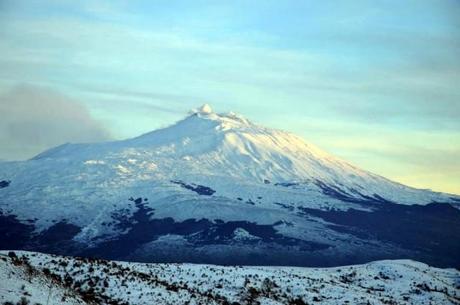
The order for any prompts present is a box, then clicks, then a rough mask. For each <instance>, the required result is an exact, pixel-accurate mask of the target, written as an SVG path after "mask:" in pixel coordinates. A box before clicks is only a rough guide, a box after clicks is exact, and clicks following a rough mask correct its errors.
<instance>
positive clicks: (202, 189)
mask: <svg viewBox="0 0 460 305" xmlns="http://www.w3.org/2000/svg"><path fill="white" fill-rule="evenodd" d="M171 182H172V183H174V184H178V185H180V186H182V187H183V188H185V189H187V190H191V191H193V192H195V193H197V194H198V195H203V196H211V195H212V194H214V193H215V192H216V191H215V190H213V189H212V188H210V187H207V186H204V185H199V184H195V183H192V184H187V183H185V182H183V181H181V180H171Z"/></svg>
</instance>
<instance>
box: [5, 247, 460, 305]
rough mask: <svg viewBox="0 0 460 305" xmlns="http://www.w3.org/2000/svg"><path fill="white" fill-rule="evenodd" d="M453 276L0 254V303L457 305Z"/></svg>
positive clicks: (398, 264) (413, 269)
mask: <svg viewBox="0 0 460 305" xmlns="http://www.w3.org/2000/svg"><path fill="white" fill-rule="evenodd" d="M459 278H460V272H459V271H458V270H454V269H437V268H433V267H429V266H427V265H425V264H422V263H417V262H414V261H410V260H395V261H379V262H372V263H369V264H366V265H357V266H346V267H340V268H325V269H318V268H294V267H236V266H232V267H224V266H214V265H192V264H138V263H127V262H116V261H105V260H89V259H82V258H68V257H60V256H50V255H45V254H38V253H33V252H9V253H7V252H3V253H2V252H0V289H1V291H2V293H0V302H1V303H2V304H27V303H26V302H27V301H29V302H30V304H37V303H38V304H113V305H116V304H119V305H121V304H139V305H143V304H159V305H160V304H222V305H224V304H234V305H237V304H272V305H278V304H291V305H302V304H317V303H318V304H326V305H327V304H331V305H332V304H333V305H335V304H446V305H447V304H459V302H460V286H459V284H460V283H459V281H458V280H459ZM21 298H22V299H23V301H22V302H23V303H20V300H21ZM7 302H10V303H7ZM16 302H18V303H16Z"/></svg>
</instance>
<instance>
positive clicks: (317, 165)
mask: <svg viewBox="0 0 460 305" xmlns="http://www.w3.org/2000/svg"><path fill="white" fill-rule="evenodd" d="M0 181H1V183H0V209H1V210H0V212H1V213H2V214H1V216H2V219H3V220H2V221H3V226H0V233H1V229H2V228H3V232H6V233H4V236H3V239H1V238H0V244H1V243H3V245H1V246H2V248H4V249H6V248H11V247H8V245H7V244H8V243H10V244H13V245H15V246H16V247H17V248H21V249H42V250H46V251H53V252H56V251H61V252H59V253H66V254H70V253H77V254H82V255H83V254H85V255H97V256H103V257H108V258H129V259H140V258H141V257H142V259H145V260H162V261H163V260H168V257H169V258H171V257H173V259H172V260H173V261H182V260H186V261H189V260H192V261H195V259H197V258H196V257H197V256H199V255H198V254H196V253H198V252H197V249H199V250H203V251H204V252H203V253H206V255H209V256H210V258H209V259H206V262H225V260H224V261H221V260H218V261H214V260H213V258H214V257H215V256H220V255H221V253H223V252H232V251H240V250H241V247H243V248H245V249H246V250H247V248H248V247H249V248H254V244H258V245H259V246H258V247H256V248H258V249H259V250H260V251H261V253H265V252H266V251H268V250H267V249H269V248H273V247H272V246H273V245H274V244H275V245H276V246H277V247H278V250H277V251H278V252H277V253H278V255H279V256H280V257H283V255H284V252H285V251H288V253H291V256H292V251H293V250H292V249H288V248H289V247H288V246H293V245H294V244H295V245H296V247H297V250H296V251H300V252H302V253H303V252H305V251H308V252H309V253H310V254H309V255H313V256H314V257H310V256H308V260H306V257H305V256H303V255H300V254H299V255H300V256H298V257H297V256H295V255H294V256H293V258H292V259H293V261H292V262H288V261H285V260H283V259H280V260H274V261H266V262H265V263H270V264H271V263H277V262H278V264H280V263H282V264H291V263H292V264H296V265H310V264H312V265H315V264H321V265H334V264H337V263H351V262H360V261H366V260H369V259H377V258H385V257H412V256H411V255H412V254H411V253H412V251H419V252H420V250H419V249H418V248H420V247H422V248H423V249H426V248H430V247H434V244H429V242H428V240H423V242H422V241H420V237H419V236H415V235H414V234H415V233H414V234H413V235H411V236H406V237H405V238H406V239H407V238H409V239H411V238H412V239H414V240H413V243H414V244H411V246H410V249H407V247H405V246H404V245H401V243H402V240H398V238H399V237H398V236H397V235H398V234H397V233H398V232H396V230H399V231H403V232H415V231H416V230H415V226H416V225H417V224H418V223H419V222H425V224H426V225H428V227H432V228H433V230H432V231H430V232H427V234H422V235H424V236H426V238H427V239H436V242H437V243H441V245H443V247H440V249H442V251H444V252H443V254H436V255H435V257H439V256H441V258H442V256H443V255H446V254H445V252H446V251H447V250H446V249H448V248H449V247H450V243H451V242H452V241H451V238H452V237H454V238H455V237H459V236H458V234H459V232H460V218H459V217H458V215H457V214H458V213H457V211H458V210H457V211H451V210H450V207H451V206H450V205H445V206H448V207H447V208H446V207H445V206H439V204H433V203H435V202H438V203H444V204H445V203H450V204H451V205H453V206H458V204H459V202H460V197H459V196H455V195H449V194H443V193H435V192H431V191H428V190H418V189H414V188H410V187H407V186H404V185H401V184H398V183H395V182H392V181H390V180H387V179H385V178H383V177H380V176H378V175H374V174H372V173H369V172H367V171H364V170H361V169H359V168H357V167H355V166H353V165H350V164H349V163H347V162H345V161H343V160H340V159H339V158H337V157H334V156H332V155H330V154H328V153H326V152H324V151H322V150H320V149H319V148H317V147H315V146H314V145H312V144H309V143H307V142H305V141H304V140H303V139H301V138H299V137H298V136H295V135H293V134H291V133H288V132H284V131H279V130H273V129H269V128H265V127H262V126H259V125H256V124H254V123H252V122H250V121H249V120H247V119H246V118H244V117H242V116H240V115H237V114H234V113H228V114H217V113H215V112H213V111H212V109H211V108H210V107H209V106H208V105H206V106H203V107H202V108H200V109H198V110H195V111H193V112H192V113H190V114H189V115H188V116H187V117H186V118H185V119H183V120H181V121H179V122H177V123H176V124H174V125H172V126H170V127H167V128H164V129H160V130H156V131H153V132H150V133H147V134H144V135H142V136H140V137H137V138H133V139H128V140H123V141H115V142H105V143H95V144H65V145H62V146H59V147H56V148H53V149H50V150H48V151H45V152H43V153H41V154H39V155H38V156H36V157H35V158H33V159H31V160H29V161H25V162H6V163H0ZM414 204H417V205H422V206H424V207H421V208H417V207H416V206H414ZM441 205H442V204H441ZM340 211H341V212H343V213H345V215H341V216H340V217H339V218H337V217H335V216H337V215H336V214H337V213H339V212H340ZM356 211H360V212H356ZM433 211H434V212H435V213H434V212H433ZM321 212H324V213H326V212H328V213H327V214H321ZM366 212H367V213H368V214H363V215H362V216H359V215H360V214H359V213H366ZM334 213H336V214H334ZM356 213H358V216H357V215H355V214H356ZM408 213H412V214H413V215H415V216H414V217H418V218H417V221H415V222H414V221H411V220H410V219H407V217H406V216H407V215H408ZM438 214H439V215H438ZM445 214H447V215H448V217H447V218H449V219H448V220H447V218H446V217H445ZM428 215H438V216H436V217H435V218H434V219H433V217H431V216H430V217H428ZM369 217H374V218H376V220H375V221H376V222H377V223H376V225H375V226H374V227H372V228H369V227H366V225H367V224H365V223H364V224H363V223H362V222H359V221H357V220H356V219H363V218H369ZM451 218H452V219H451ZM395 219H397V220H398V221H399V222H398V223H395V224H394V225H393V227H391V228H390V229H392V230H393V231H392V234H393V235H394V236H389V235H388V234H387V233H385V232H386V231H388V230H386V231H385V230H384V229H386V228H384V226H385V223H386V222H389V223H390V224H391V221H394V220H395ZM344 220H346V223H343V221H344ZM349 222H351V223H349ZM405 226H407V227H405ZM12 227H14V228H15V229H14V230H12V229H9V228H12ZM345 227H346V228H345ZM438 227H442V228H443V229H441V230H438V229H437V228H438ZM242 230H244V231H245V232H246V233H247V234H248V235H244V234H243V235H241V232H242ZM374 230H376V231H375V232H374ZM417 230H418V229H417ZM12 232H15V234H16V236H29V237H30V238H25V237H22V239H21V238H14V237H12ZM18 232H19V233H18ZM215 232H219V234H218V236H217V235H216V234H217V233H215ZM363 232H364V233H363ZM18 234H19V235H18ZM21 234H22V235H21ZM366 234H367V236H366ZM403 234H406V233H403ZM123 236H124V237H123ZM241 236H246V237H247V236H252V237H248V238H246V239H245V238H243V239H242V237H241ZM0 237H2V236H1V234H0ZM395 239H396V240H395ZM21 240H23V241H24V242H20V241H21ZM114 240H117V241H118V242H119V243H120V245H119V248H120V249H119V250H118V251H121V252H123V253H124V255H121V256H119V255H115V254H113V255H112V254H109V253H107V251H108V250H107V248H109V246H110V247H112V248H113V247H114V244H113V243H112V244H110V242H113V241H114ZM63 242H64V245H63V244H62V243H63ZM104 243H105V244H104ZM121 243H123V244H124V245H126V244H127V243H130V246H131V249H130V250H131V251H129V253H126V251H122V250H124V249H125V248H126V247H122V246H121ZM261 244H263V246H260V245H261ZM37 245H39V246H37ZM101 245H104V247H105V250H102V249H101V247H102V246H101ZM177 247H181V248H182V247H185V248H184V249H191V250H190V251H189V252H190V253H189V252H187V251H186V250H184V251H183V253H188V254H187V255H186V254H184V255H185V257H178V256H177V255H178V254H177V253H171V251H172V250H171V249H175V248H177ZM357 247H358V248H359V249H360V250H359V251H360V252H363V251H362V250H363V249H365V251H364V254H360V257H361V259H360V260H356V261H355V260H353V259H352V258H353V257H356V254H355V251H357ZM82 248H93V250H92V251H90V252H82V251H77V250H75V249H82ZM58 249H59V250H58ZM63 249H65V250H63ZM94 249H96V250H94ZM158 249H162V250H161V251H157V250H158ZM301 249H303V250H301ZM106 250H107V251H106ZM458 250H459V251H460V249H458ZM62 251H63V252H62ZM436 251H438V252H439V251H441V250H439V249H438V250H436ZM455 251H457V248H454V252H453V253H452V254H451V255H452V257H454V256H455V253H456V252H455ZM243 252H244V251H243ZM294 252H295V251H294ZM300 252H299V253H300ZM338 252H339V253H341V255H337V253H338ZM422 252H423V251H422ZM152 253H156V254H155V255H153V256H152ZM158 253H162V254H161V255H160V254H158ZM203 253H201V254H200V255H201V257H204V256H203ZM219 253H220V254H219ZM251 253H252V252H251ZM342 254H343V255H344V258H343V260H340V259H337V257H341V256H342ZM248 255H249V254H248ZM251 255H253V254H251ZM363 255H364V257H362V256H363ZM427 255H428V256H430V257H432V256H433V254H432V253H431V252H430V253H429V254H427ZM325 258H327V259H326V261H323V260H324V259H325ZM417 258H419V259H422V260H424V259H426V260H428V261H429V262H431V261H430V259H431V258H427V257H418V256H417ZM317 259H319V260H320V261H321V262H319V261H317ZM250 261H253V259H252V258H251V259H250ZM243 262H245V261H243ZM457 262H458V260H454V261H450V262H449V263H446V262H444V263H443V264H442V265H452V264H457Z"/></svg>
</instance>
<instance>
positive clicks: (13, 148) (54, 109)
mask: <svg viewBox="0 0 460 305" xmlns="http://www.w3.org/2000/svg"><path fill="white" fill-rule="evenodd" d="M109 138H110V135H109V132H108V131H107V130H106V129H105V128H104V126H102V125H101V124H100V123H99V122H97V121H95V120H94V119H93V118H92V117H91V115H90V113H89V112H88V110H87V109H86V108H85V107H84V106H83V105H81V104H80V103H78V102H77V101H75V100H73V99H71V98H69V97H66V96H64V95H61V94H60V93H58V92H55V91H52V90H49V89H46V88H41V87H34V86H29V85H22V86H18V87H15V88H14V89H12V90H10V91H9V92H6V93H4V94H3V95H1V96H0V159H7V160H20V159H25V158H30V157H32V156H34V155H35V154H38V153H40V152H41V151H43V150H45V149H47V148H50V147H53V146H57V145H60V144H63V143H66V142H93V141H101V140H107V139H109Z"/></svg>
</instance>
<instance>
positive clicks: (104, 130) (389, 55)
mask: <svg viewBox="0 0 460 305" xmlns="http://www.w3.org/2000/svg"><path fill="white" fill-rule="evenodd" d="M458 54H460V1H458V0H433V1H431V0H423V1H421V0H417V1H410V0H409V1H359V0H353V1H308V0H303V1H289V0H287V1H274V0H266V1H249V0H248V1H238V0H237V1H201V0H196V1H174V0H172V1H171V0H168V1H160V0H158V1H155V0H153V1H136V0H134V1H65V0H63V1H57V0H41V1H36V0H28V1H23V0H0V159H3V160H22V159H27V158H30V157H32V156H33V155H35V154H37V153H39V152H41V151H43V150H45V149H47V148H49V147H52V146H56V145H59V144H61V143H65V142H93V141H103V140H114V139H124V138H128V137H133V136H137V135H139V134H141V133H145V132H148V131H151V130H153V129H157V128H161V127H165V126H167V125H169V124H172V123H174V122H175V121H177V120H179V119H181V118H183V117H184V116H185V115H186V113H187V112H188V111H189V110H190V109H192V108H196V107H198V106H199V105H201V104H204V103H209V104H211V105H212V107H213V108H214V109H215V110H216V111H217V112H227V111H234V112H237V113H241V114H243V115H244V116H245V117H247V118H249V119H250V120H252V121H254V122H257V123H259V124H262V125H266V126H268V127H274V128H280V129H283V130H287V131H291V132H293V133H296V134H298V135H300V136H302V137H303V138H305V139H306V140H307V141H309V142H312V143H314V144H316V145H317V146H319V147H321V148H323V149H324V150H326V151H329V152H331V153H333V154H335V155H337V156H339V157H341V158H344V159H346V160H348V161H349V162H351V163H353V164H355V165H357V166H359V167H361V168H364V169H366V170H369V171H372V172H374V173H377V174H380V175H383V176H385V177H388V178H390V179H392V180H395V181H398V182H402V183H405V184H408V185H410V186H414V187H418V188H430V189H433V190H436V191H444V192H451V193H457V194H460V161H459V159H460V119H459V117H460V56H459V55H458Z"/></svg>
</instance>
